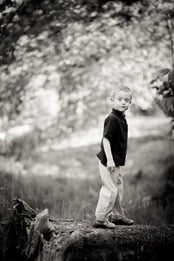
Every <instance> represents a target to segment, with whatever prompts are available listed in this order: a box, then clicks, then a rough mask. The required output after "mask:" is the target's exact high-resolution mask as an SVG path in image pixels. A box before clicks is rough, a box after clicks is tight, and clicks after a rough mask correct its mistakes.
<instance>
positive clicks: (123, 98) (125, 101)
mask: <svg viewBox="0 0 174 261" xmlns="http://www.w3.org/2000/svg"><path fill="white" fill-rule="evenodd" d="M112 102H113V108H114V109H115V110H117V111H121V112H125V111H126V110H127V109H128V108H129V105H130V103H131V94H130V93H129V92H125V91H119V92H117V93H116V94H115V97H114V98H112Z"/></svg>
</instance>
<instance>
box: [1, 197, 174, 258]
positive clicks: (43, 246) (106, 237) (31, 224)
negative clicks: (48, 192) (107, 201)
mask: <svg viewBox="0 0 174 261" xmlns="http://www.w3.org/2000/svg"><path fill="white" fill-rule="evenodd" d="M3 228H4V229H5V230H4V231H6V233H5V235H6V236H4V240H3V250H4V251H3V252H4V253H3V259H2V260H8V261H17V260H18V261H20V260H23V261H25V260H26V261H41V260H42V261H48V260H49V261H80V260H87V261H88V260H89V261H103V260H105V261H123V260H124V261H136V260H137V261H139V260H140V261H150V260H155V261H157V260H158V261H159V260H166V261H170V260H174V253H173V249H174V227H173V226H169V227H157V226H146V225H133V226H130V227H128V226H117V227H116V228H115V229H113V230H109V229H107V230H105V229H95V228H93V227H92V225H91V224H90V223H88V222H87V221H85V220H81V221H80V220H78V221H74V220H65V219H64V220H61V219H59V220H56V219H54V218H51V217H50V216H49V214H48V210H47V209H46V210H44V211H42V212H37V211H35V210H33V209H32V208H30V206H28V205H27V204H26V203H25V202H24V201H22V200H17V201H16V205H15V207H14V213H13V215H12V218H11V220H10V221H9V222H8V224H6V226H3Z"/></svg>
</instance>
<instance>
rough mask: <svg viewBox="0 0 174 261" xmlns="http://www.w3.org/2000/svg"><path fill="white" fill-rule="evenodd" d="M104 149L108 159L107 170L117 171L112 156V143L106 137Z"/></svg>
mask: <svg viewBox="0 0 174 261" xmlns="http://www.w3.org/2000/svg"><path fill="white" fill-rule="evenodd" d="M103 147H104V151H105V154H106V158H107V169H108V170H109V171H111V172H112V171H114V170H115V169H116V166H115V163H114V160H113V156H112V151H111V145H110V141H109V140H108V139H107V138H105V137H104V138H103Z"/></svg>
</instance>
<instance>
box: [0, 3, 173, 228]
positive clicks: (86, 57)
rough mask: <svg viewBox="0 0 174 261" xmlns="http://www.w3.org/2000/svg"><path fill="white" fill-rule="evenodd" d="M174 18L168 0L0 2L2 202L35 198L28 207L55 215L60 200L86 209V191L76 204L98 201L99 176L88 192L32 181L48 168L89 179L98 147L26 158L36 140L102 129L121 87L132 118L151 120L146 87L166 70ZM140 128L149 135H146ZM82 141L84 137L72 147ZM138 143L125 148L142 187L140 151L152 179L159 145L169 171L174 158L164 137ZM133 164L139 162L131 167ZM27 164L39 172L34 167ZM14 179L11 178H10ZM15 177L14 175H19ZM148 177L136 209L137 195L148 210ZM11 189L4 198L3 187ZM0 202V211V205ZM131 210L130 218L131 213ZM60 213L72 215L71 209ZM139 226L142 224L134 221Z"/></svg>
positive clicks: (82, 188) (61, 183)
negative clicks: (129, 95) (126, 90)
mask: <svg viewBox="0 0 174 261" xmlns="http://www.w3.org/2000/svg"><path fill="white" fill-rule="evenodd" d="M173 19H174V8H173V0H166V1H165V0H159V1H155V0H143V1H138V0H134V1H131V0H122V1H107V0H88V1H86V0H39V1H34V0H0V149H1V157H2V158H1V163H2V164H1V172H2V173H3V174H2V175H1V176H2V179H1V186H0V187H1V190H2V191H0V193H1V195H2V199H3V200H4V202H8V200H7V199H8V198H9V200H10V199H12V198H14V197H15V196H20V197H23V199H26V200H28V201H29V202H30V201H32V204H34V206H38V207H45V206H50V208H52V209H54V211H53V214H55V213H56V206H60V208H61V209H59V210H60V211H58V210H57V211H58V213H60V212H61V211H62V208H63V211H67V207H66V206H67V205H66V204H67V203H66V202H65V199H69V198H72V199H74V202H76V203H77V202H78V203H77V204H76V205H75V206H76V207H75V208H74V207H73V205H72V206H70V205H69V208H72V210H73V209H76V212H78V211H80V208H83V207H84V206H85V203H84V205H83V207H82V206H80V205H79V204H80V203H79V194H78V193H77V194H75V192H77V191H83V196H82V202H81V203H83V200H84V202H88V200H89V202H90V201H92V202H93V201H94V199H95V200H96V198H97V192H96V191H98V189H99V188H98V187H97V189H96V186H98V185H99V180H98V179H97V181H95V183H94V184H93V185H91V183H90V181H89V180H90V179H89V180H88V181H85V184H86V187H85V186H84V183H83V179H82V180H81V181H82V182H81V183H80V181H79V183H78V184H75V183H73V182H72V181H71V180H65V179H63V178H62V177H60V179H56V182H55V180H52V179H49V178H48V179H47V178H46V177H45V178H44V179H42V183H41V179H40V176H39V177H37V175H36V174H39V173H40V174H42V173H45V172H47V171H48V174H49V175H50V174H51V175H52V174H53V175H54V174H55V175H56V174H57V173H58V174H59V175H63V174H61V173H62V172H63V173H64V171H65V173H66V174H67V176H68V175H70V176H71V177H72V175H78V173H83V172H84V175H86V177H87V176H89V177H90V173H93V174H94V172H95V173H96V172H98V170H97V168H96V162H95V161H94V160H92V159H91V158H90V156H91V149H92V153H93V157H94V155H95V152H96V151H97V150H98V148H97V147H95V146H94V147H92V148H89V147H86V148H84V151H83V149H82V150H77V151H71V153H70V154H69V153H68V152H67V151H65V150H63V151H61V155H60V154H59V153H58V152H55V154H54V153H53V152H49V154H44V153H42V152H41V151H39V152H38V154H37V153H36V154H32V153H33V151H34V149H37V148H38V147H39V144H41V143H42V144H45V142H46V143H47V144H52V145H54V144H55V143H56V142H58V143H60V141H61V140H62V139H66V138H67V137H68V135H70V134H73V133H76V132H78V131H82V132H84V133H86V134H84V135H83V136H82V138H83V139H85V137H87V133H89V135H88V136H90V135H91V139H92V138H93V139H94V138H95V133H93V132H92V133H91V132H90V130H91V128H92V127H94V128H99V127H100V129H102V126H101V124H100V123H102V122H103V119H104V116H105V115H106V114H107V113H108V112H109V111H110V102H109V97H110V95H111V93H112V91H113V89H116V88H119V87H120V86H129V87H131V88H132V90H133V104H132V106H131V109H130V112H129V116H130V117H135V116H137V115H141V116H143V117H144V116H147V115H149V116H153V115H155V113H156V112H158V109H157V108H156V107H155V105H154V102H153V98H152V93H151V89H150V87H149V83H150V81H151V80H152V78H153V75H154V74H155V73H156V72H157V71H158V70H159V69H162V68H170V67H171V66H172V52H171V35H170V33H169V25H170V21H173ZM152 121H153V120H152ZM152 121H151V122H152ZM146 123H148V121H147V120H146V118H143V121H141V122H140V125H142V126H143V127H142V129H143V130H144V129H145V130H146V127H147V126H146ZM164 125H165V126H167V121H165V120H163V121H162V124H161V125H158V124H156V123H155V128H156V129H157V128H159V129H160V130H162V133H163V134H164V130H163V128H164V127H165V126H164ZM134 131H135V132H136V130H135V129H134ZM147 131H149V132H150V128H149V129H148V128H147ZM157 133H158V131H157ZM97 134H98V133H97ZM158 134H159V133H158ZM77 135H78V134H77ZM88 138H89V137H88ZM99 138H100V137H99V135H97V139H99ZM80 139H81V136H79V139H77V143H78V142H80ZM95 141H96V140H95ZM97 141H98V140H97ZM139 142H140V144H141V143H142V144H145V143H146V142H147V140H146V138H144V139H143V140H140V141H139V140H136V141H135V142H134V143H131V144H133V145H131V146H132V147H130V149H131V150H133V148H134V150H135V148H136V155H133V158H132V159H131V160H132V161H131V162H132V163H131V162H130V164H128V165H129V167H130V172H131V173H133V174H132V175H133V176H134V177H135V181H131V182H135V183H136V178H137V177H140V180H141V178H142V174H141V173H144V172H142V170H141V167H142V165H143V163H142V162H141V160H142V158H143V157H142V155H144V153H146V154H145V156H144V157H147V165H148V166H150V167H149V168H150V169H148V171H149V174H151V172H153V173H156V172H159V167H158V165H159V163H158V160H159V161H161V160H162V159H163V156H164V153H163V150H162V149H161V147H160V146H164V148H165V150H167V152H168V153H167V156H166V157H167V159H166V162H167V164H168V162H169V161H170V160H169V159H171V158H172V156H171V154H172V153H171V151H169V150H168V148H167V146H168V144H167V145H166V143H165V141H164V140H163V139H162V141H156V140H154V141H152V140H151V139H150V140H149V141H148V142H147V146H148V149H146V150H145V152H144V151H142V147H143V146H142V147H139ZM143 142H144V143H143ZM153 146H154V147H153ZM155 146H156V147H155ZM152 147H153V148H152ZM137 148H138V149H137ZM143 148H144V147H143ZM159 148H160V149H159ZM47 150H48V147H47ZM68 150H69V149H68ZM134 150H133V153H134ZM158 150H159V155H158V154H157V156H156V158H153V157H152V158H151V159H150V158H149V151H150V153H151V154H150V155H152V154H153V155H154V157H155V152H157V151H158ZM33 155H34V156H33ZM72 155H73V156H72ZM172 155H173V154H172ZM4 156H5V157H4ZM6 156H8V157H6ZM7 158H8V159H7ZM84 158H85V159H86V162H87V163H85V161H84ZM137 158H138V162H139V165H138V166H137V168H136V169H135V167H134V163H135V161H136V159H137ZM23 159H25V161H23V162H22V160H23ZM172 159H173V158H172ZM67 160H68V162H67ZM148 160H149V161H148ZM153 161H155V162H156V163H155V164H154V163H153ZM21 162H22V163H21ZM46 162H47V163H46ZM140 162H141V164H142V165H141V164H140ZM34 163H37V165H35V168H34V169H33V168H32V165H33V164H34ZM88 163H89V164H91V165H90V167H89V164H88ZM163 163H165V160H164V161H162V164H163ZM46 164H47V166H46ZM85 164H86V165H85ZM131 164H132V165H131ZM7 166H10V167H9V169H8V168H7ZM84 166H86V168H85V167H84ZM92 166H95V167H94V168H92ZM167 166H168V165H167ZM144 167H146V166H145V164H144ZM161 167H162V166H161V165H160V168H161ZM144 171H145V173H146V170H144ZM11 172H13V173H14V176H13V177H11V176H10V175H9V173H11ZM26 172H27V173H29V174H30V173H33V174H34V175H35V178H34V179H33V176H31V178H29V179H26V178H25V177H24V176H25V174H26ZM164 172H165V171H164ZM4 173H6V174H4ZM16 173H17V174H20V175H21V176H20V175H19V176H18V178H17V177H16V176H15V174H16ZM72 173H73V174H72ZM139 173H140V176H138V175H139ZM160 173H162V172H160ZM40 174H39V175H40ZM3 175H5V176H3ZM23 175H24V176H23ZM49 175H48V176H49ZM161 175H162V174H161ZM152 176H153V175H152ZM143 177H144V174H143ZM172 179H173V178H172ZM149 180H150V181H149ZM149 180H148V181H147V180H146V182H144V183H143V189H142V187H141V186H140V187H139V192H140V191H141V189H142V191H144V192H145V193H144V194H143V192H142V193H141V192H140V200H139V201H137V202H140V203H142V199H144V198H145V199H146V201H147V202H148V204H149V202H151V196H150V197H149V194H150V192H151V191H152V189H151V188H149V190H148V189H147V187H146V185H147V184H150V183H151V182H152V180H151V178H150V176H149ZM131 182H130V184H129V185H130V187H129V189H128V191H129V192H130V200H129V201H130V206H128V207H130V209H131V208H132V205H131V204H132V203H131V202H132V201H131V198H132V197H133V196H132V195H133V193H134V192H135V191H134V188H135V187H133V185H132V184H133V183H131ZM148 182H150V183H148ZM172 182H173V180H172ZM8 184H10V186H11V187H10V191H11V192H10V193H11V194H9V190H6V188H7V187H8V189H9V185H8ZM73 184H74V185H73ZM154 184H156V183H154ZM172 184H173V183H172ZM134 185H135V184H134ZM47 186H48V188H47ZM53 186H54V187H53ZM76 186H77V187H76ZM136 186H137V185H136ZM66 187H67V188H68V190H67V191H68V192H67V191H66V189H65V188H66ZM156 187H157V188H159V187H160V186H159V187H158V186H156ZM63 188H64V190H63ZM136 188H137V187H136ZM85 189H86V193H84V191H85ZM57 190H59V192H60V193H59V192H58V191H57ZM41 191H42V192H41ZM149 191H150V192H149ZM57 193H58V194H57ZM67 193H68V194H67ZM161 193H163V192H161ZM7 194H8V196H7ZM41 194H42V195H41ZM33 195H34V198H33ZM57 195H58V199H56V197H57ZM61 195H62V196H61ZM3 200H2V201H3ZM2 201H1V204H2V205H3V206H4V209H5V207H6V204H5V203H4V202H2ZM58 201H59V202H58ZM144 201H145V200H144ZM59 203H60V204H59ZM68 204H69V203H68ZM138 204H139V203H138ZM65 205H66V206H65ZM148 206H149V205H148ZM88 207H89V206H88V204H87V207H86V208H87V209H88ZM94 207H95V204H94V205H93V209H92V210H90V211H91V212H92V213H93V212H94ZM150 207H151V206H150ZM86 208H85V209H86ZM133 208H135V209H136V211H137V208H136V206H134V207H133ZM151 208H152V209H154V207H153V206H152V207H151ZM151 208H150V210H151ZM158 210H159V211H160V207H159V208H158ZM145 211H146V210H145ZM150 212H151V211H148V213H150ZM76 214H77V213H76ZM76 214H74V215H76ZM143 214H144V213H142V215H143ZM152 214H154V218H152V220H151V221H152V223H153V221H154V222H155V217H156V216H157V215H160V214H161V216H162V215H163V213H161V212H160V214H159V212H158V211H157V213H156V212H153V213H152ZM62 215H63V216H70V215H72V211H70V213H68V214H66V215H64V214H62ZM88 215H89V213H88ZM77 216H78V215H77ZM139 220H140V221H141V222H142V219H141V218H140V219H139ZM144 220H145V219H144ZM148 220H150V218H149V219H148ZM159 222H160V221H159Z"/></svg>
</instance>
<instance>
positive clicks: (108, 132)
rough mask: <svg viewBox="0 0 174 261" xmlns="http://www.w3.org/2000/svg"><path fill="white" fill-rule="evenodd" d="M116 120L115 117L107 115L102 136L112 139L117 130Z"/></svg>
mask: <svg viewBox="0 0 174 261" xmlns="http://www.w3.org/2000/svg"><path fill="white" fill-rule="evenodd" d="M117 127H118V122H117V119H115V117H112V116H108V117H107V118H106V119H105V122H104V131H103V138H107V139H108V140H110V139H112V138H113V136H115V133H116V132H117Z"/></svg>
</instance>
